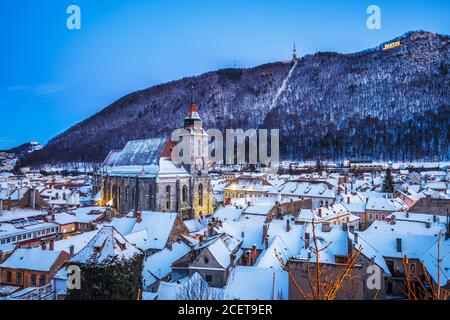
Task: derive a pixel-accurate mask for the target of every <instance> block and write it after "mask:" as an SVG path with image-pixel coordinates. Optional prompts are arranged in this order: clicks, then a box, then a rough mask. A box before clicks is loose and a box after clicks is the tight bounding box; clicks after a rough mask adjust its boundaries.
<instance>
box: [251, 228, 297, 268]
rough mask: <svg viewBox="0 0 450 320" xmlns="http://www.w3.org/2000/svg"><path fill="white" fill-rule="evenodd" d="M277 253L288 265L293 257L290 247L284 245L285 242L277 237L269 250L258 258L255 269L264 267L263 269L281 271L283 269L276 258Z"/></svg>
mask: <svg viewBox="0 0 450 320" xmlns="http://www.w3.org/2000/svg"><path fill="white" fill-rule="evenodd" d="M275 252H276V253H277V254H278V255H279V257H280V258H281V259H282V260H283V261H284V262H285V263H286V262H287V261H288V260H289V258H290V257H291V251H290V250H289V248H288V246H287V245H286V244H285V243H284V241H283V240H282V239H281V238H280V237H279V236H275V237H274V238H273V239H272V241H271V243H270V244H269V246H268V247H267V249H265V250H264V251H263V252H262V253H261V254H260V255H259V257H258V260H257V261H256V263H255V267H263V268H274V269H280V268H282V266H281V264H280V262H279V261H278V258H277V257H276V254H275Z"/></svg>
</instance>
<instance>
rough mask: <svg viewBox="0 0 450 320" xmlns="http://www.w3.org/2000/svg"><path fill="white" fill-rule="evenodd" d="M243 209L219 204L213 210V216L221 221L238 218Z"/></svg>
mask: <svg viewBox="0 0 450 320" xmlns="http://www.w3.org/2000/svg"><path fill="white" fill-rule="evenodd" d="M243 211H244V209H241V208H236V207H234V206H223V207H222V206H221V207H219V208H217V210H216V211H215V212H214V218H216V219H219V220H221V221H229V220H235V221H236V220H238V219H239V218H240V217H241V215H242V212H243Z"/></svg>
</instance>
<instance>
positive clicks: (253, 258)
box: [252, 244, 258, 265]
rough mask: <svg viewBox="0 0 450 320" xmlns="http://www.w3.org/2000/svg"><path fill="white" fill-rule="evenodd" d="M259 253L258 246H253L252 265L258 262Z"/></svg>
mask: <svg viewBox="0 0 450 320" xmlns="http://www.w3.org/2000/svg"><path fill="white" fill-rule="evenodd" d="M257 255H258V251H257V250H256V244H254V245H253V246H252V265H253V264H254V263H255V262H256V257H257Z"/></svg>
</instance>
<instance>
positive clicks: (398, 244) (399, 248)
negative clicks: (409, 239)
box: [397, 238, 402, 252]
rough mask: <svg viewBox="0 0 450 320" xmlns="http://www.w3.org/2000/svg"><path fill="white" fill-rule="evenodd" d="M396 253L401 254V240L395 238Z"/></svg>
mask: <svg viewBox="0 0 450 320" xmlns="http://www.w3.org/2000/svg"><path fill="white" fill-rule="evenodd" d="M397 252H402V239H401V238H397Z"/></svg>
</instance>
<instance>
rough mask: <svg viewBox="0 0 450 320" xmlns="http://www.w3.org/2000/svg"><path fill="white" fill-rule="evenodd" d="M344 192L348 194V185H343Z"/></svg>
mask: <svg viewBox="0 0 450 320" xmlns="http://www.w3.org/2000/svg"><path fill="white" fill-rule="evenodd" d="M345 194H348V187H347V186H345Z"/></svg>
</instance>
